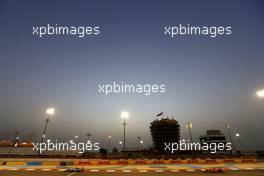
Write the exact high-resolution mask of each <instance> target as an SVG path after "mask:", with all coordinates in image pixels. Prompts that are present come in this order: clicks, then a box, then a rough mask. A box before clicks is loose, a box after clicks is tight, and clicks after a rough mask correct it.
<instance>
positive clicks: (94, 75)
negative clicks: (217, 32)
mask: <svg viewBox="0 0 264 176" xmlns="http://www.w3.org/2000/svg"><path fill="white" fill-rule="evenodd" d="M263 10H264V2H263V1H261V0H259V1H256V0H252V1H242V0H234V1H229V0H226V1H214V2H212V1H210V0H208V1H205V0H202V1H199V2H198V1H196V0H193V1H190V0H189V1H177V0H174V1H172V0H168V1H162V0H159V1H139V0H135V1H123V0H120V1H116V0H111V1H102V0H98V1H62V0H57V1H56V0H55V1H54V0H46V1H35V0H34V1H33V0H32V1H23V2H22V1H12V0H10V1H5V0H0V119H1V123H0V137H1V138H3V136H5V135H6V134H11V133H13V132H14V131H19V133H20V134H21V136H23V137H25V136H26V135H28V134H32V133H33V134H35V136H36V137H35V139H37V140H39V139H40V137H41V133H42V130H43V128H44V121H45V119H46V114H45V111H46V109H47V108H48V107H54V108H55V109H56V113H55V115H54V117H52V119H51V121H50V123H49V126H48V131H47V136H48V137H49V138H51V139H65V140H68V139H71V138H73V137H74V136H75V135H79V136H80V138H83V139H84V137H85V135H86V133H88V132H89V133H91V134H92V139H93V140H94V141H99V142H101V143H102V146H104V145H105V142H106V139H107V136H108V135H112V138H113V143H115V144H114V145H116V146H117V145H118V144H117V142H118V141H119V140H122V138H123V131H122V130H123V127H122V119H121V117H120V113H121V112H122V111H123V110H126V111H128V112H129V113H130V118H129V119H128V120H127V123H128V125H127V140H128V144H127V146H128V147H135V146H136V136H141V137H142V139H143V140H144V142H145V145H146V146H147V145H149V144H151V139H150V130H149V125H150V123H151V121H152V120H153V119H154V118H155V115H156V114H158V113H160V112H161V111H164V112H165V115H166V116H169V117H172V116H173V117H175V118H176V119H177V120H178V121H179V123H180V125H181V137H182V138H185V139H186V138H187V139H188V131H187V129H186V128H185V125H184V124H185V123H187V122H192V123H193V129H192V132H193V138H194V140H195V141H198V140H199V136H200V135H203V134H205V131H206V130H207V129H220V130H222V132H223V133H225V134H226V129H225V124H226V123H230V124H231V126H232V129H231V130H232V131H233V132H235V131H238V132H239V133H240V134H241V141H242V143H243V145H244V146H245V147H246V148H247V149H264V143H263V136H262V135H261V134H262V133H263V127H264V99H260V98H258V97H256V95H255V92H256V91H257V90H259V89H263V88H264V69H263V66H264V57H263V56H264V48H263V46H264V45H263V44H264V35H263V31H264V30H263V29H264V19H263V18H264V11H263ZM47 24H52V25H55V24H58V25H65V26H71V25H75V26H100V35H97V36H87V37H84V38H78V37H73V36H46V37H42V38H39V37H37V36H34V35H32V26H46V25H47ZM178 24H191V25H195V26H232V34H231V35H228V36H226V35H223V36H220V37H216V38H210V37H208V36H181V37H178V38H169V37H168V36H166V35H164V26H175V25H178ZM121 81H123V82H125V83H130V84H138V83H142V84H165V85H166V93H165V94H153V95H150V96H146V95H143V94H136V93H126V94H125V93H123V94H121V93H120V94H114V95H113V94H112V95H107V96H106V95H104V94H100V93H98V85H99V84H111V83H113V82H121ZM236 142H237V141H236Z"/></svg>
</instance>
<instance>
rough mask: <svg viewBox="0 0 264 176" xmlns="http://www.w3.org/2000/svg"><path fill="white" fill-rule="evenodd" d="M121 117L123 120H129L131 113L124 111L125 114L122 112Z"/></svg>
mask: <svg viewBox="0 0 264 176" xmlns="http://www.w3.org/2000/svg"><path fill="white" fill-rule="evenodd" d="M121 117H122V118H123V119H127V118H128V117H129V113H128V112H126V111H123V112H121Z"/></svg>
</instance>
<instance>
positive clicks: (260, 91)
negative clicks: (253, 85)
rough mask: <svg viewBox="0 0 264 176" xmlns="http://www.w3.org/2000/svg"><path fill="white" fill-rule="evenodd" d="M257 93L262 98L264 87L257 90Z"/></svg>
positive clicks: (263, 96)
mask: <svg viewBox="0 0 264 176" xmlns="http://www.w3.org/2000/svg"><path fill="white" fill-rule="evenodd" d="M256 95H257V96H258V97H260V98H264V89H263V90H259V91H257V92H256Z"/></svg>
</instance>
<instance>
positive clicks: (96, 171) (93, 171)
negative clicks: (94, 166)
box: [90, 170, 99, 172]
mask: <svg viewBox="0 0 264 176" xmlns="http://www.w3.org/2000/svg"><path fill="white" fill-rule="evenodd" d="M90 171H91V172H99V170H90Z"/></svg>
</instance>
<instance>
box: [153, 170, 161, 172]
mask: <svg viewBox="0 0 264 176" xmlns="http://www.w3.org/2000/svg"><path fill="white" fill-rule="evenodd" d="M155 172H163V170H155Z"/></svg>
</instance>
